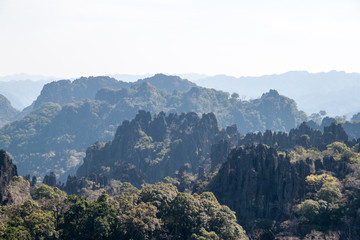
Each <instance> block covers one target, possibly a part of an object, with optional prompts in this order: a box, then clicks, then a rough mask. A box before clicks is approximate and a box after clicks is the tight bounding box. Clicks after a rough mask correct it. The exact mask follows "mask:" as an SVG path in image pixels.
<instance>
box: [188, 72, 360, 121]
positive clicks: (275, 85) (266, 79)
mask: <svg viewBox="0 0 360 240" xmlns="http://www.w3.org/2000/svg"><path fill="white" fill-rule="evenodd" d="M194 82H195V83H196V84H198V85H200V86H203V87H208V88H215V89H217V90H222V91H227V92H236V93H238V94H239V95H240V98H245V99H253V98H258V97H259V96H261V94H262V93H264V92H266V91H269V89H276V90H277V91H279V92H281V93H282V94H283V95H285V96H287V97H289V98H292V99H294V100H295V101H296V103H297V105H298V107H299V109H301V110H303V111H305V112H306V113H308V114H311V113H314V112H319V110H325V111H326V112H327V113H328V115H330V116H336V115H339V116H342V115H345V114H346V115H348V117H350V116H352V115H353V114H354V113H356V112H359V111H360V94H358V92H359V90H360V74H359V73H345V72H338V71H331V72H324V73H309V72H306V71H291V72H286V73H283V74H274V75H265V76H260V77H239V78H236V77H232V76H226V75H216V76H212V77H206V78H203V79H199V80H194Z"/></svg>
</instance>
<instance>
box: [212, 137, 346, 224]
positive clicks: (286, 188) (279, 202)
mask: <svg viewBox="0 0 360 240" xmlns="http://www.w3.org/2000/svg"><path fill="white" fill-rule="evenodd" d="M324 171H330V172H334V173H337V177H339V178H340V179H341V176H345V175H346V174H348V173H349V172H350V171H351V170H350V169H349V168H348V167H347V165H346V163H344V162H341V161H336V160H334V159H333V158H332V157H325V158H324V159H323V160H310V159H306V160H300V161H296V162H290V159H289V158H288V156H287V155H286V156H285V155H283V154H278V153H277V151H276V150H275V149H274V148H271V147H268V146H265V145H261V144H259V145H257V146H254V145H251V146H247V147H239V148H237V149H234V150H233V151H231V153H230V154H229V156H228V159H227V161H226V162H225V163H224V164H223V165H222V167H221V168H220V170H219V172H218V174H217V175H216V176H215V177H214V178H213V179H212V181H211V182H210V184H209V187H208V188H209V189H208V190H209V191H212V192H213V193H214V194H215V196H216V197H217V199H218V200H219V202H220V203H221V204H226V205H228V206H229V207H230V208H231V209H232V210H234V211H236V213H237V217H238V221H239V223H240V224H242V225H244V226H245V227H247V228H249V227H251V226H252V223H253V221H254V220H255V219H258V218H260V219H273V220H276V221H283V220H286V219H289V218H291V216H292V214H293V207H294V205H295V204H298V203H299V201H301V200H302V199H304V197H305V195H306V193H307V188H306V184H305V178H306V176H308V175H310V174H313V173H317V174H319V173H322V172H324Z"/></svg>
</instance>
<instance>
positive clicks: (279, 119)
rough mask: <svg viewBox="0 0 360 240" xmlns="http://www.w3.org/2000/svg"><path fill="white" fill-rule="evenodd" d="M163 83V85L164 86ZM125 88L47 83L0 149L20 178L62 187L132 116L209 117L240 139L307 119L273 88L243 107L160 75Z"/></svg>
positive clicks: (1, 134) (1, 135)
mask: <svg viewBox="0 0 360 240" xmlns="http://www.w3.org/2000/svg"><path fill="white" fill-rule="evenodd" d="M165 79H166V81H167V84H163V82H164V81H165ZM150 83H154V84H155V85H158V86H159V87H160V88H162V89H159V88H156V87H154V86H152V85H151V84H150ZM129 84H130V83H124V82H121V81H117V80H115V79H111V78H108V77H90V78H80V79H78V80H75V81H73V82H70V81H57V82H53V83H49V84H47V85H45V86H44V89H43V91H42V93H41V95H40V96H39V97H38V99H37V100H36V101H35V102H34V103H33V105H32V106H30V107H29V108H27V109H25V110H24V111H23V114H24V113H26V112H27V111H30V110H31V109H32V110H31V112H29V113H28V114H27V115H25V116H24V117H23V118H22V119H21V120H19V121H16V122H13V123H11V124H10V125H8V126H6V127H4V128H2V129H0V147H1V148H4V149H5V150H6V151H8V152H9V153H10V154H12V156H13V157H14V159H15V162H16V163H18V165H19V167H18V168H19V172H20V174H31V175H36V176H40V177H43V176H44V175H45V174H46V173H49V172H50V171H55V172H56V174H57V175H58V176H60V177H61V179H62V181H64V180H65V179H66V176H67V175H68V174H74V173H75V171H76V169H77V167H78V166H79V165H80V164H81V161H82V158H83V157H84V156H85V150H86V148H87V147H88V146H90V145H91V144H93V143H95V142H97V141H102V142H106V141H109V140H111V139H112V138H113V136H114V134H115V131H116V129H117V127H118V126H119V125H120V124H121V123H122V121H123V120H126V119H128V120H129V119H132V118H134V117H135V115H136V114H137V113H138V111H139V110H146V111H149V112H150V113H151V114H158V113H159V112H161V111H164V112H165V113H179V114H180V113H182V112H195V113H197V114H199V115H201V114H203V113H209V112H214V113H215V115H216V118H217V119H218V120H217V121H218V122H219V125H221V126H223V127H226V126H230V125H233V124H236V125H237V126H238V129H239V131H240V132H242V133H245V132H252V131H265V130H266V129H272V130H282V131H288V130H290V129H291V128H294V127H296V126H297V125H298V124H300V123H301V122H302V121H303V120H306V115H305V114H304V113H303V112H301V111H299V110H298V109H297V108H296V103H295V102H294V101H293V100H291V99H289V98H286V97H284V96H281V95H279V94H278V92H276V91H275V90H271V91H269V92H268V93H265V94H263V96H262V97H261V98H259V99H255V100H253V101H250V102H248V101H241V100H240V99H238V98H237V96H236V95H232V96H230V95H229V94H228V93H225V92H221V91H216V90H213V89H206V88H200V87H197V86H194V85H193V84H191V83H190V82H188V81H186V80H182V79H180V78H179V77H174V76H166V75H162V74H158V75H155V76H154V77H152V78H146V79H144V80H139V81H138V82H135V83H132V84H131V86H130V85H129ZM125 85H128V87H122V86H125ZM103 87H106V88H103ZM110 87H118V88H120V87H122V88H120V89H112V88H110ZM177 88H179V90H174V91H172V92H171V93H169V92H167V91H171V90H173V89H177ZM188 89H190V90H188ZM166 90H167V91H166ZM181 90H183V91H181ZM43 163H46V164H43Z"/></svg>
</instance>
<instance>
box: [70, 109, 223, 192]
mask: <svg viewBox="0 0 360 240" xmlns="http://www.w3.org/2000/svg"><path fill="white" fill-rule="evenodd" d="M225 137H226V132H225V130H220V129H219V127H218V125H217V120H216V118H215V115H214V114H212V113H209V114H204V115H203V116H202V117H201V118H199V117H198V115H197V114H195V113H187V114H185V113H183V114H181V115H177V114H169V115H167V116H166V115H165V114H164V113H163V112H161V113H159V114H158V115H155V116H154V118H152V117H151V114H150V113H149V112H145V111H139V113H138V114H137V115H136V117H135V119H134V120H132V121H124V122H123V124H122V125H121V126H119V128H118V129H117V132H116V135H115V138H114V140H113V141H111V142H109V143H107V144H100V143H97V144H95V145H93V146H92V147H90V148H89V149H88V150H87V152H86V157H85V158H84V164H83V165H82V166H81V167H80V168H79V169H78V171H77V175H78V176H79V177H82V176H87V175H89V174H91V173H97V174H101V173H106V172H107V173H108V175H109V176H110V178H115V179H121V180H122V181H130V182H132V183H134V184H135V185H138V184H139V183H140V182H141V181H140V180H139V177H143V179H144V180H145V181H146V182H155V181H159V180H161V179H163V178H164V177H166V176H174V175H175V173H176V171H178V170H179V169H180V168H181V167H184V166H186V169H187V171H191V172H196V171H197V170H198V168H199V167H200V166H201V167H205V168H210V148H211V145H212V144H214V143H216V142H218V141H219V140H221V139H223V138H225ZM124 166H125V167H124ZM127 177H128V179H126V178H127Z"/></svg>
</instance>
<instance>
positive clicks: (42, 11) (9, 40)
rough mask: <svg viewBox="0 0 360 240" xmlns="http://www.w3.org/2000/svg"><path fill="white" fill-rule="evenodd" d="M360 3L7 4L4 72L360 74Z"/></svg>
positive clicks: (143, 0) (152, 0)
mask: <svg viewBox="0 0 360 240" xmlns="http://www.w3.org/2000/svg"><path fill="white" fill-rule="evenodd" d="M359 26H360V1H358V0H337V1H334V0H316V1H314V0H299V1H295V0H273V1H269V0H251V1H250V0H249V1H242V0H221V1H220V0H216V1H215V0H0V76H5V75H11V74H19V73H27V74H41V75H46V76H56V77H67V78H75V77H79V76H96V75H108V74H155V73H167V74H178V73H199V74H207V75H215V74H226V75H232V76H237V77H240V76H260V75H264V74H274V73H283V72H287V71H292V70H306V71H309V72H327V71H331V70H338V71H346V72H360V63H359V56H360V44H359V43H360V27H359Z"/></svg>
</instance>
